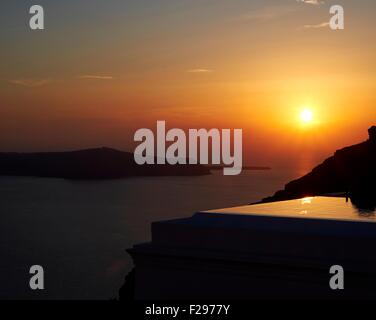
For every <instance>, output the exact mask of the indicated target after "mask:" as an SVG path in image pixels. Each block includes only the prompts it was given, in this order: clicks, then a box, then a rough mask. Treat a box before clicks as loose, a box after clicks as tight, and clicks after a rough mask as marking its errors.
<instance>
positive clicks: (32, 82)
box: [9, 79, 51, 88]
mask: <svg viewBox="0 0 376 320" xmlns="http://www.w3.org/2000/svg"><path fill="white" fill-rule="evenodd" d="M9 83H11V84H14V85H17V86H22V87H28V88H35V87H42V86H44V85H47V84H49V83H51V80H49V79H15V80H10V81H9Z"/></svg>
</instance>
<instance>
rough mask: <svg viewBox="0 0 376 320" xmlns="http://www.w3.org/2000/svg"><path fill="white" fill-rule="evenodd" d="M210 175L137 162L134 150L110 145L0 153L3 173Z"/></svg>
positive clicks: (96, 177)
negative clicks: (109, 146) (119, 148)
mask: <svg viewBox="0 0 376 320" xmlns="http://www.w3.org/2000/svg"><path fill="white" fill-rule="evenodd" d="M207 174H210V169H209V168H206V167H205V166H201V165H169V164H166V165H146V164H145V165H142V166H141V165H137V164H136V163H135V161H134V157H133V153H130V152H124V151H119V150H115V149H111V148H95V149H87V150H78V151H69V152H39V153H0V175H2V176H35V177H50V178H64V179H91V180H101V179H117V178H125V177H134V176H193V175H195V176H196V175H207Z"/></svg>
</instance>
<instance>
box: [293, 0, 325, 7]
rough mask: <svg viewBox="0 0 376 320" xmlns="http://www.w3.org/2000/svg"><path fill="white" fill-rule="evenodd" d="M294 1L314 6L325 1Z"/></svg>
mask: <svg viewBox="0 0 376 320" xmlns="http://www.w3.org/2000/svg"><path fill="white" fill-rule="evenodd" d="M296 1H297V2H303V3H305V4H312V5H314V6H319V5H321V4H324V3H325V2H324V1H320V0H296Z"/></svg>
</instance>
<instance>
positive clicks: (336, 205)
mask: <svg viewBox="0 0 376 320" xmlns="http://www.w3.org/2000/svg"><path fill="white" fill-rule="evenodd" d="M205 212H208V213H219V214H234V215H236V214H237V215H262V216H274V217H298V218H299V217H300V218H308V219H334V220H354V221H366V222H376V217H375V213H376V212H375V209H370V210H366V211H361V210H359V209H357V208H356V207H355V206H354V205H353V204H352V203H351V201H350V200H348V201H347V200H346V198H340V197H307V198H302V199H296V200H287V201H278V202H270V203H261V204H254V205H248V206H241V207H234V208H225V209H219V210H210V211H205Z"/></svg>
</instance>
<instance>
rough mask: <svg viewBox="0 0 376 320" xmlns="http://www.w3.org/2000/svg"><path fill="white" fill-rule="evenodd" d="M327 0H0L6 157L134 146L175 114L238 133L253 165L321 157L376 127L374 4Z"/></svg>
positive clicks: (179, 120) (178, 119) (0, 136)
mask: <svg viewBox="0 0 376 320" xmlns="http://www.w3.org/2000/svg"><path fill="white" fill-rule="evenodd" d="M311 2H315V1H311ZM324 2H325V3H322V4H313V3H304V2H303V1H297V0H269V1H268V0H257V1H256V0H253V1H252V0H132V1H127V0H106V1H105V0H101V1H100V0H85V1H77V0H76V1H73V0H65V1H42V0H37V1H22V0H17V1H14V0H3V1H2V2H1V6H2V7H1V18H0V27H1V28H0V39H1V51H0V61H1V69H0V70H1V72H0V151H52V150H67V149H77V148H86V147H97V146H104V145H105V146H109V147H116V148H120V149H122V150H130V151H132V150H133V146H134V143H133V142H132V141H133V133H134V131H135V130H137V129H138V128H142V127H146V128H154V127H155V122H156V121H157V120H166V121H167V126H168V127H170V128H172V127H182V128H201V127H203V128H208V129H209V128H212V127H214V128H242V129H243V139H244V147H245V153H246V155H245V157H246V162H247V163H252V164H265V165H275V164H282V163H288V162H289V161H293V160H292V159H295V160H297V161H300V160H299V159H303V160H304V161H307V162H308V163H309V162H312V163H309V164H307V165H309V166H310V165H311V164H316V162H317V161H321V160H323V159H324V158H326V157H327V156H329V155H331V154H332V153H333V152H334V151H335V149H337V148H339V147H343V146H346V145H351V144H353V143H356V142H360V141H362V140H365V139H366V137H367V129H368V127H369V126H370V125H371V124H375V123H376V63H375V56H376V44H375V41H374V40H375V38H376V34H375V33H376V31H375V30H376V22H375V21H376V3H375V1H374V0H360V1H351V0H349V1H344V0H329V1H324ZM33 4H40V5H43V6H44V9H45V15H46V18H45V24H46V29H45V30H44V31H31V30H30V29H29V27H28V19H29V14H28V10H29V8H30V6H31V5H33ZM334 4H340V5H343V6H344V9H345V30H343V31H332V30H330V29H329V27H328V26H327V24H326V23H327V22H328V21H329V19H330V14H329V8H330V6H331V5H334ZM305 109H306V110H309V111H310V112H312V119H311V121H308V122H305V121H302V118H301V112H302V111H303V110H305ZM303 160H302V161H303Z"/></svg>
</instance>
